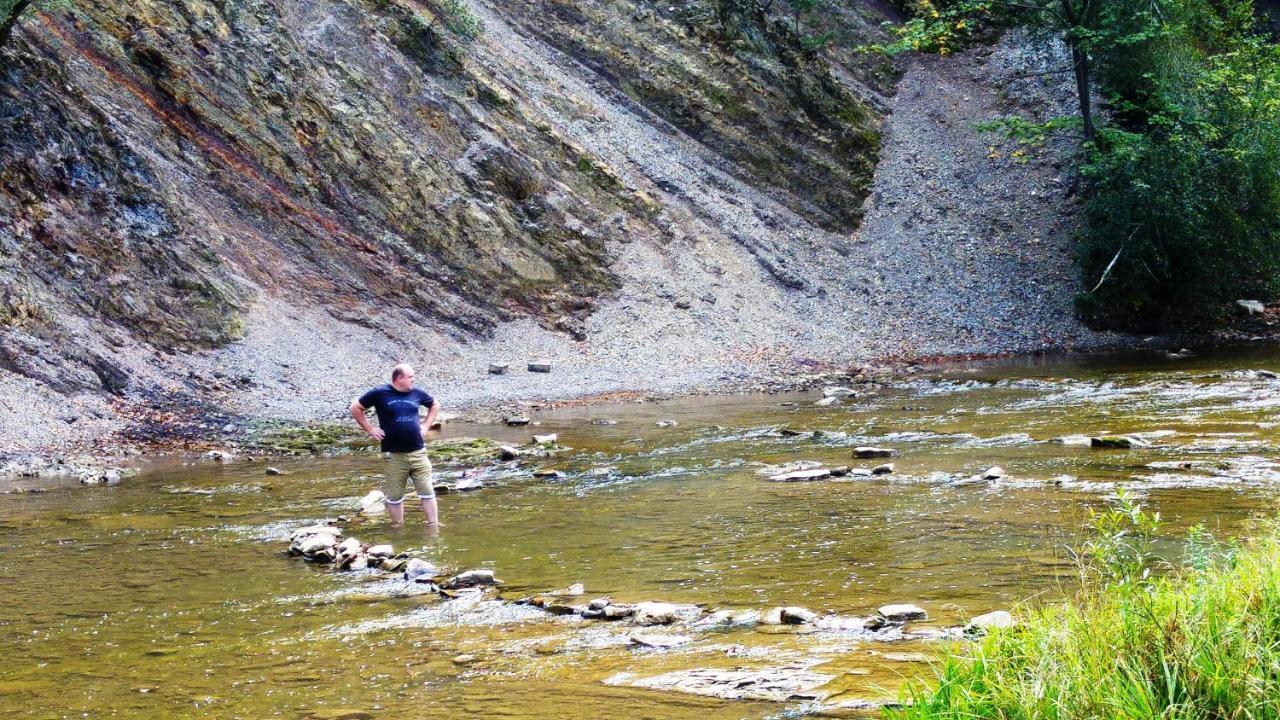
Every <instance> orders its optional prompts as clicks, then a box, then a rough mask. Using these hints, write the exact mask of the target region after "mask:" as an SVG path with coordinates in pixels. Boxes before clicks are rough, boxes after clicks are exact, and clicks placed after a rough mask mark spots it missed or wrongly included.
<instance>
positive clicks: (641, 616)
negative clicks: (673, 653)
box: [606, 602, 678, 625]
mask: <svg viewBox="0 0 1280 720" xmlns="http://www.w3.org/2000/svg"><path fill="white" fill-rule="evenodd" d="M606 610H607V608H606ZM677 610H678V608H676V606H675V605H672V604H671V603H664V602H642V603H636V606H635V616H634V619H635V623H636V624H637V625H670V624H671V623H673V622H675V619H676V611H677Z"/></svg>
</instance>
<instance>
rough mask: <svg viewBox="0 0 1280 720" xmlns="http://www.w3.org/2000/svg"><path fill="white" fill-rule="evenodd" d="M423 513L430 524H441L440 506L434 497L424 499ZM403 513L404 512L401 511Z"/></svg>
mask: <svg viewBox="0 0 1280 720" xmlns="http://www.w3.org/2000/svg"><path fill="white" fill-rule="evenodd" d="M422 514H423V515H426V516H427V517H426V520H427V524H428V525H439V524H440V508H439V507H438V506H437V505H436V499H435V498H434V497H429V498H423V499H422ZM401 515H403V513H401Z"/></svg>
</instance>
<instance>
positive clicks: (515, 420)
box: [502, 415, 529, 427]
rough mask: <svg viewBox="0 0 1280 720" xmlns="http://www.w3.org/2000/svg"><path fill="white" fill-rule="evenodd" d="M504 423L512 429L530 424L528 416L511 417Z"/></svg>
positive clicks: (505, 419) (504, 419)
mask: <svg viewBox="0 0 1280 720" xmlns="http://www.w3.org/2000/svg"><path fill="white" fill-rule="evenodd" d="M502 422H504V423H506V424H508V425H510V426H512V427H519V426H523V425H528V424H529V416H528V415H509V416H507V417H506V418H503V420H502Z"/></svg>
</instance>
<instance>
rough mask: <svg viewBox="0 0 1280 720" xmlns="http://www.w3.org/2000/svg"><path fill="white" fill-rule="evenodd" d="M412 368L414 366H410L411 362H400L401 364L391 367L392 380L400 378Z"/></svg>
mask: <svg viewBox="0 0 1280 720" xmlns="http://www.w3.org/2000/svg"><path fill="white" fill-rule="evenodd" d="M412 369H413V368H412V367H410V366H409V363H400V364H399V365H397V366H395V367H393V368H391V382H395V381H397V380H399V379H400V378H401V377H402V376H403V375H404V374H405V373H407V372H409V371H410V370H412Z"/></svg>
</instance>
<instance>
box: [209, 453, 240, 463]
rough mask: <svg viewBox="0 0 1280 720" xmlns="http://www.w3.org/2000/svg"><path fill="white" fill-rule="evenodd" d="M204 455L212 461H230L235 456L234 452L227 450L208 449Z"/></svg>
mask: <svg viewBox="0 0 1280 720" xmlns="http://www.w3.org/2000/svg"><path fill="white" fill-rule="evenodd" d="M204 456H205V457H206V458H208V459H209V460H213V461H214V462H231V461H232V460H235V458H236V456H235V454H234V453H231V452H228V451H226V450H210V451H209V452H207V453H205V454H204Z"/></svg>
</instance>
